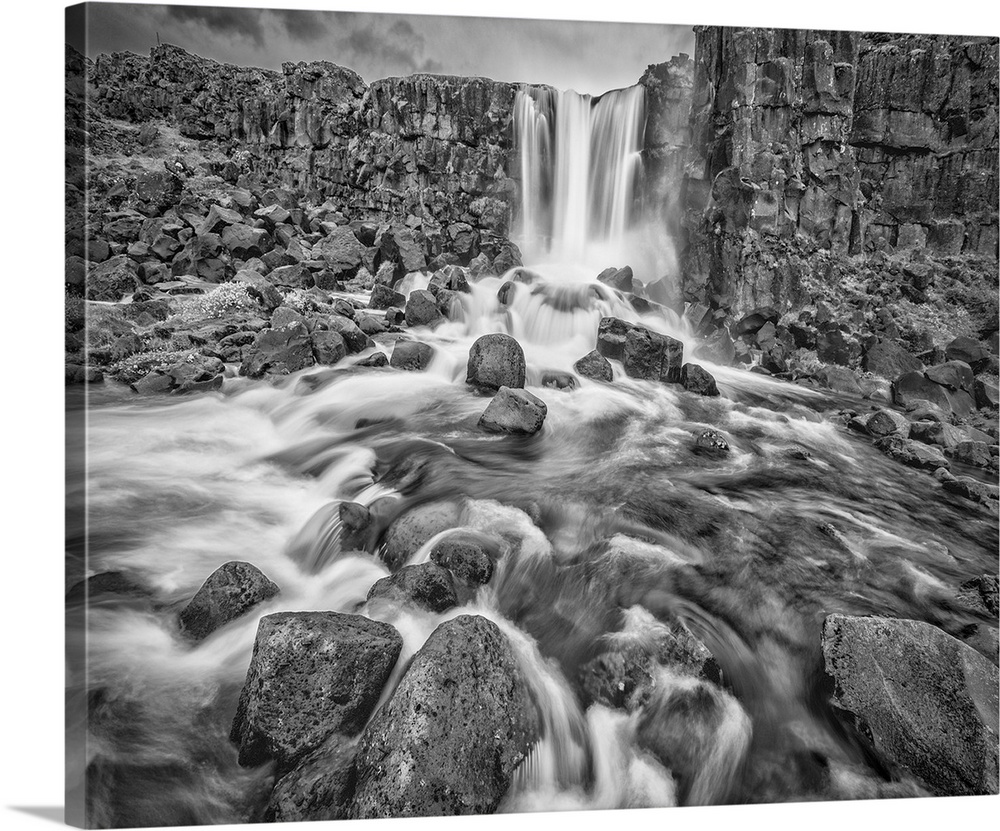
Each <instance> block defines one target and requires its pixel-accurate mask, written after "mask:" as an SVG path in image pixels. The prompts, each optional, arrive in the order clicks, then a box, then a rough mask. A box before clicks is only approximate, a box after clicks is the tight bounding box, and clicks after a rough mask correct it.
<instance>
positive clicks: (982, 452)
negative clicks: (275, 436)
mask: <svg viewBox="0 0 1000 831" xmlns="http://www.w3.org/2000/svg"><path fill="white" fill-rule="evenodd" d="M951 452H952V457H953V458H954V459H955V461H956V462H961V463H962V464H966V465H973V466H974V467H989V466H990V462H991V460H992V459H993V455H992V454H991V453H990V446H989V445H988V444H987V443H986V442H984V441H970V440H968V439H966V440H963V441H960V442H958V443H957V444H956V445H955V447H954V448H952V451H951Z"/></svg>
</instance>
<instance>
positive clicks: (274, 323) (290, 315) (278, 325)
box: [271, 306, 306, 329]
mask: <svg viewBox="0 0 1000 831" xmlns="http://www.w3.org/2000/svg"><path fill="white" fill-rule="evenodd" d="M305 322H306V318H305V315H303V314H302V312H300V311H299V310H298V309H293V308H292V307H291V306H278V308H277V309H275V310H274V312H273V314H272V315H271V328H272V329H284V328H285V327H286V326H291V325H293V324H295V323H302V324H305Z"/></svg>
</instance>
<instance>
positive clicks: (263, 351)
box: [240, 323, 315, 378]
mask: <svg viewBox="0 0 1000 831" xmlns="http://www.w3.org/2000/svg"><path fill="white" fill-rule="evenodd" d="M312 346H313V344H312V338H311V336H310V334H309V330H308V329H306V327H305V326H304V325H303V324H302V323H295V324H293V325H291V326H288V327H286V328H284V329H265V330H264V331H263V332H261V333H260V334H258V335H257V338H256V340H255V341H254V343H253V346H251V347H250V352H249V354H248V355H247V357H246V359H245V360H244V361H243V363H242V364H241V365H240V375H246V376H247V377H249V378H259V377H260V376H262V375H263V374H264V373H266V372H270V373H273V374H275V375H287V374H288V373H290V372H297V371H298V370H300V369H305V368H306V367H307V366H312V365H313V364H314V363H315V358H314V357H313V349H312Z"/></svg>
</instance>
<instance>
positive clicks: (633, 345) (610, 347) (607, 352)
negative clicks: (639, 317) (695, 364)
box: [597, 317, 684, 384]
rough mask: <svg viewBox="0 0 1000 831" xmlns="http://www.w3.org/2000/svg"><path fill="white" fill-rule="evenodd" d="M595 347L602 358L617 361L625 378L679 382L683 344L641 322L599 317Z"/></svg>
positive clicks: (682, 360) (682, 359) (682, 361)
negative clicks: (639, 323)
mask: <svg viewBox="0 0 1000 831" xmlns="http://www.w3.org/2000/svg"><path fill="white" fill-rule="evenodd" d="M597 351H598V352H600V353H601V354H602V355H603V356H604V357H605V358H611V359H613V360H617V361H621V362H622V366H623V367H624V369H625V374H626V375H627V376H628V377H629V378H640V379H642V380H645V381H664V382H669V383H672V384H679V383H680V382H681V367H682V366H683V364H684V344H683V343H681V342H680V341H679V340H677V339H675V338H672V337H670V336H669V335H663V334H660V333H659V332H654V331H652V330H651V329H647V328H646V327H645V326H639V325H637V324H635V323H629V322H627V321H624V320H619V319H618V318H617V317H605V318H602V319H601V322H600V325H599V326H598V329H597Z"/></svg>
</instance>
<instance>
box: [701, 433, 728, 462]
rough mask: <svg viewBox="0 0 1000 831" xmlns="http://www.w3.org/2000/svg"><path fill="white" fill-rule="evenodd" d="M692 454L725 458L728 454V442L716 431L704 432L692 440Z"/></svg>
mask: <svg viewBox="0 0 1000 831" xmlns="http://www.w3.org/2000/svg"><path fill="white" fill-rule="evenodd" d="M693 449H694V452H695V453H698V454H699V455H702V456H714V457H720V456H725V455H727V454H728V453H729V442H728V441H726V438H725V436H723V435H722V433H720V432H719V431H718V430H705V431H703V432H701V433H699V434H698V436H697V437H696V438H695V440H694V448H693Z"/></svg>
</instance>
